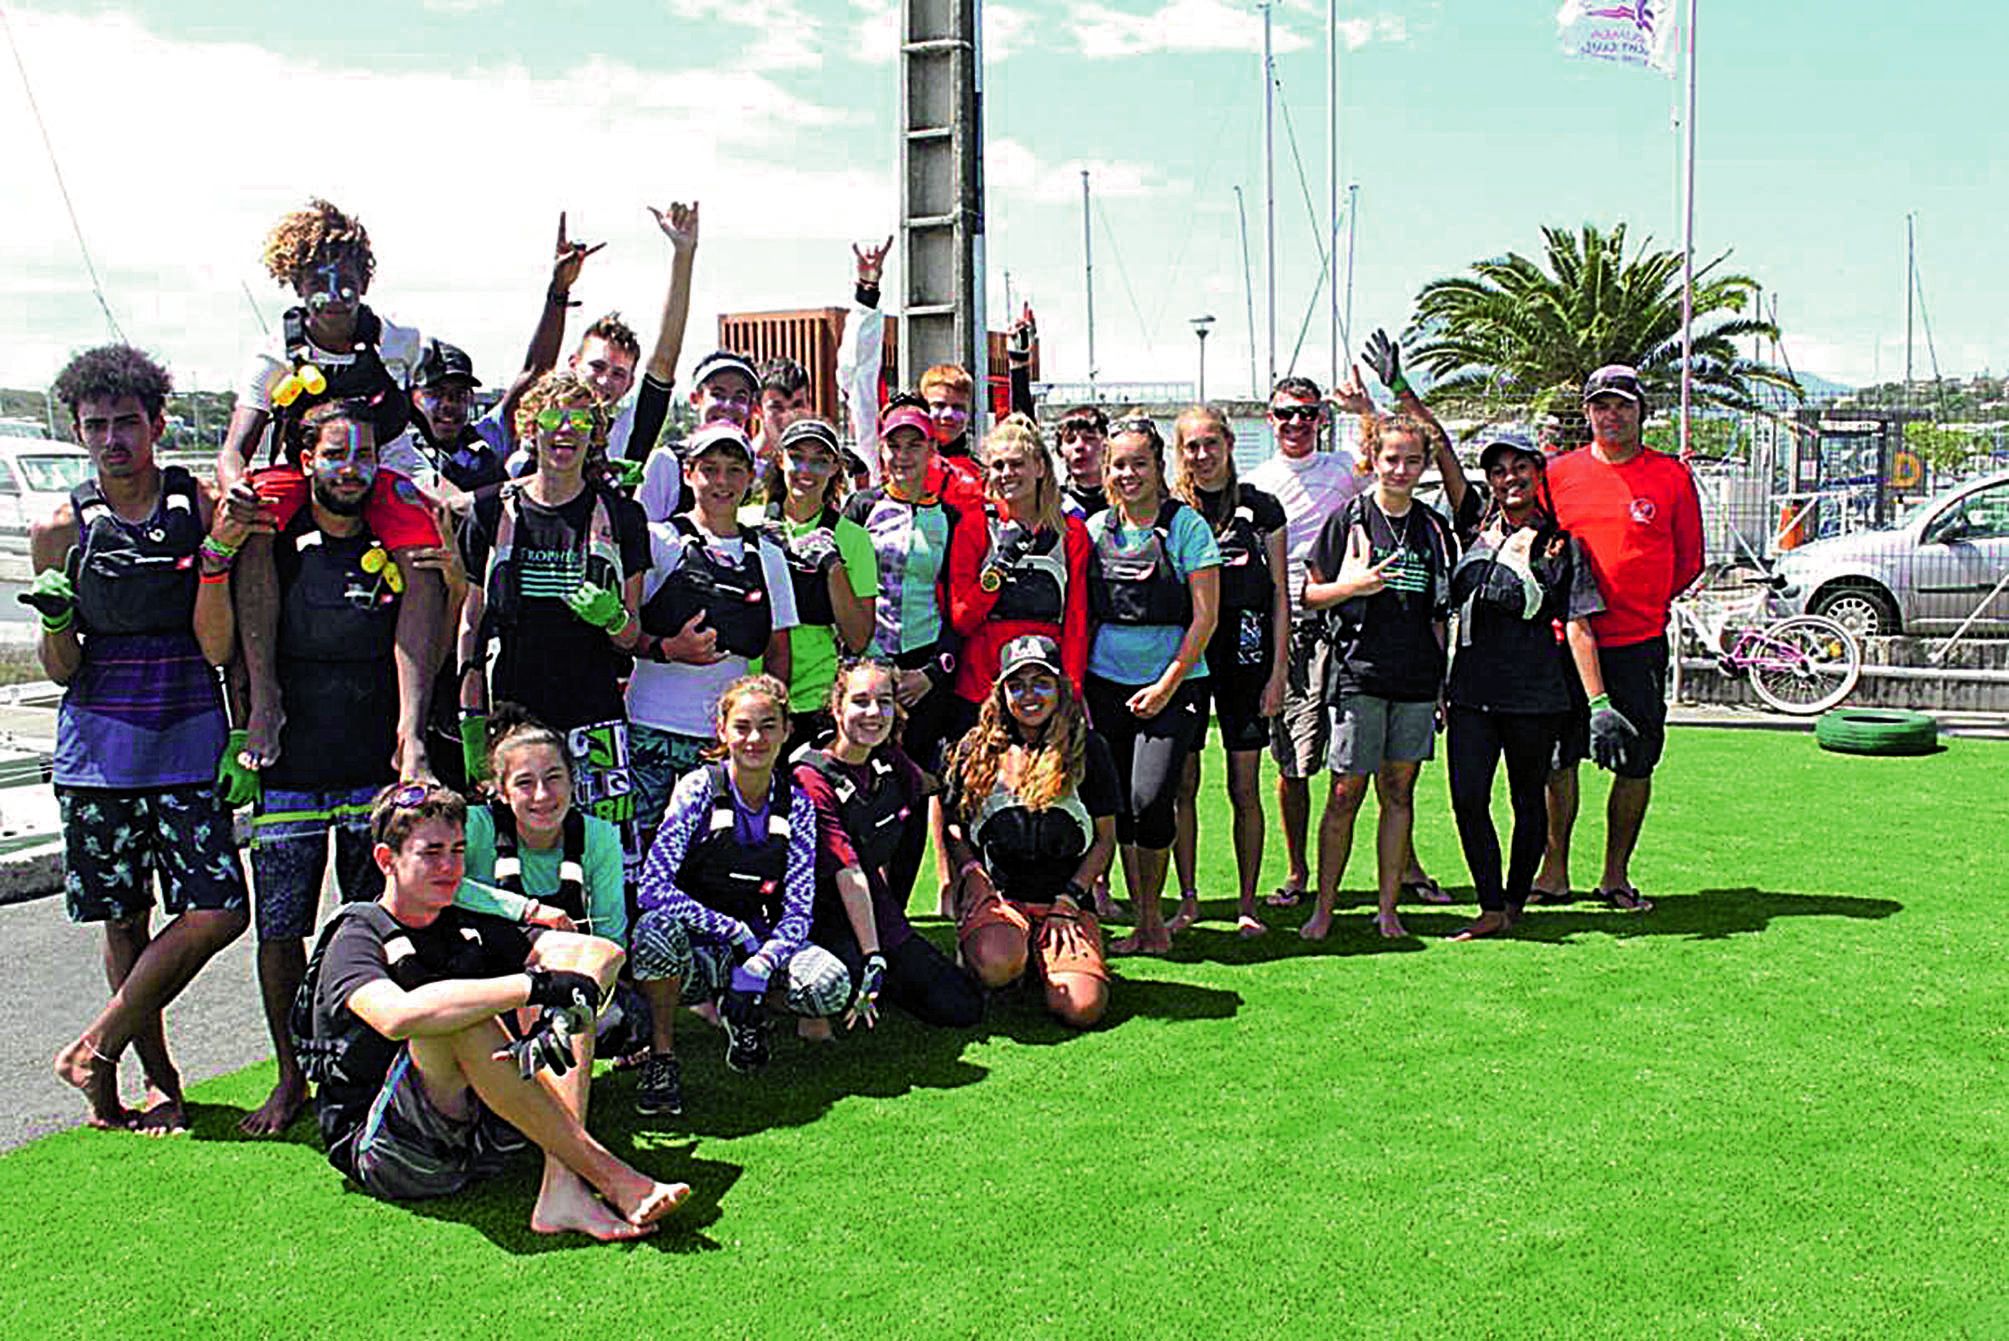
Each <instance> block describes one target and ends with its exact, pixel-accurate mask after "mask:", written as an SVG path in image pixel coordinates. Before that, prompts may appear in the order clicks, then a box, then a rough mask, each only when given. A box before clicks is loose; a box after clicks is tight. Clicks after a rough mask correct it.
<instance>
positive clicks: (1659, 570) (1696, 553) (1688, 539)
mask: <svg viewBox="0 0 2009 1341" xmlns="http://www.w3.org/2000/svg"><path fill="white" fill-rule="evenodd" d="M1549 492H1550V493H1551V494H1552V495H1553V496H1554V499H1555V507H1556V521H1557V522H1558V523H1559V524H1560V525H1561V526H1562V528H1563V529H1564V530H1566V531H1568V532H1569V533H1570V534H1571V535H1573V536H1575V537H1576V538H1577V539H1578V540H1580V541H1582V542H1583V547H1584V550H1585V552H1586V553H1588V554H1589V555H1590V566H1591V571H1592V572H1593V573H1594V574H1596V576H1597V585H1598V590H1599V591H1600V592H1602V593H1603V594H1604V613H1602V614H1597V615H1592V616H1591V620H1590V627H1591V632H1593V633H1595V634H1596V635H1597V641H1598V646H1600V647H1624V646H1627V645H1628V644H1631V643H1643V642H1646V641H1648V640H1649V639H1652V638H1658V637H1660V636H1661V635H1662V634H1663V633H1665V632H1666V631H1667V607H1668V606H1669V605H1671V604H1672V603H1673V601H1674V598H1675V597H1676V596H1679V595H1680V594H1681V593H1682V592H1683V591H1685V590H1687V588H1688V584H1689V583H1691V582H1693V581H1694V580H1695V579H1696V578H1697V577H1699V576H1700V575H1701V573H1702V502H1701V499H1700V498H1699V497H1697V495H1696V492H1695V478H1694V476H1692V475H1690V474H1689V473H1688V467H1687V466H1684V465H1683V464H1681V462H1680V461H1678V460H1676V459H1675V458H1674V457H1672V456H1669V455H1667V454H1666V453H1665V452H1656V451H1654V450H1653V449H1652V448H1650V447H1648V448H1643V449H1642V450H1641V451H1640V453H1639V455H1637V456H1635V457H1633V458H1632V459H1631V460H1630V461H1627V462H1626V463H1625V464H1624V465H1613V464H1611V463H1610V462H1608V461H1603V460H1600V459H1599V458H1598V457H1597V456H1596V455H1595V454H1594V452H1593V450H1592V449H1591V448H1589V447H1582V448H1579V449H1577V450H1576V451H1573V452H1571V453H1569V454H1568V455H1566V456H1562V457H1559V458H1557V459H1556V460H1555V461H1553V462H1551V463H1550V464H1549Z"/></svg>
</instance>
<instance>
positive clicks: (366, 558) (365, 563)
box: [357, 545, 396, 573]
mask: <svg viewBox="0 0 2009 1341" xmlns="http://www.w3.org/2000/svg"><path fill="white" fill-rule="evenodd" d="M357 562H358V563H360V564H361V565H362V569H363V571H364V572H366V573H381V572H383V571H384V565H385V564H386V563H389V562H390V556H389V555H388V554H386V553H384V551H383V550H382V549H380V548H378V547H377V546H375V545H372V546H370V547H369V548H368V549H366V550H364V551H363V557H362V558H361V559H359V560H357ZM392 571H396V570H395V569H394V570H392Z"/></svg>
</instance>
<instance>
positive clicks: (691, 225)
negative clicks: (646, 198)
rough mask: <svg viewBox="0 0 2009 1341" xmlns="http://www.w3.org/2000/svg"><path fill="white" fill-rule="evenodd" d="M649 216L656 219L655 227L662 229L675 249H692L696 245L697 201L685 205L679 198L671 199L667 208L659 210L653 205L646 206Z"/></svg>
mask: <svg viewBox="0 0 2009 1341" xmlns="http://www.w3.org/2000/svg"><path fill="white" fill-rule="evenodd" d="M646 208H647V209H648V211H649V217H651V218H653V219H654V220H655V221H656V227H658V228H660V229H662V230H663V236H664V237H666V238H668V239H669V240H670V246H671V247H673V248H675V249H676V250H677V251H692V250H694V249H695V248H696V247H697V245H698V202H697V201H695V200H693V201H692V202H691V203H690V204H688V205H686V204H684V202H683V201H681V200H672V201H671V202H670V207H669V208H668V209H667V210H659V209H657V208H656V207H655V206H654V205H649V206H647V207H646Z"/></svg>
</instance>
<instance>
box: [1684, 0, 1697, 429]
mask: <svg viewBox="0 0 2009 1341" xmlns="http://www.w3.org/2000/svg"><path fill="white" fill-rule="evenodd" d="M1699 3H1700V0H1688V60H1687V65H1688V118H1687V124H1686V125H1685V126H1684V127H1683V128H1682V129H1683V130H1684V131H1685V132H1686V134H1687V138H1686V141H1685V144H1684V149H1683V156H1684V157H1685V158H1686V160H1687V162H1686V165H1685V166H1684V167H1683V169H1682V177H1683V180H1684V182H1685V183H1686V186H1685V189H1684V191H1683V193H1682V194H1683V197H1684V209H1683V211H1682V213H1683V216H1684V217H1683V220H1682V226H1681V455H1682V457H1683V459H1686V458H1687V456H1688V450H1689V448H1688V411H1689V399H1690V391H1691V387H1692V385H1693V380H1694V367H1693V365H1694V361H1695V9H1696V6H1697V5H1698V4H1699Z"/></svg>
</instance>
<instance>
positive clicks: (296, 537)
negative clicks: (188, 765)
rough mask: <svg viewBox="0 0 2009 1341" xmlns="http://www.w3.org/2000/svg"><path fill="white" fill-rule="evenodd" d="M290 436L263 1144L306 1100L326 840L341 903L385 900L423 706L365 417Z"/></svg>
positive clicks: (270, 819)
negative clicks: (409, 663)
mask: <svg viewBox="0 0 2009 1341" xmlns="http://www.w3.org/2000/svg"><path fill="white" fill-rule="evenodd" d="M289 437H290V438H291V441H290V442H289V443H288V448H289V451H290V453H291V454H292V455H293V456H294V458H295V461H296V466H297V469H298V470H299V471H300V473H301V474H302V475H303V476H305V478H306V480H307V485H308V490H309V493H308V504H309V505H308V506H307V507H304V508H302V509H301V510H300V511H299V512H298V513H297V514H295V516H294V518H293V520H292V521H291V522H290V523H288V524H287V526H286V527H285V528H284V529H283V530H282V531H280V533H279V534H278V536H277V537H276V538H275V543H274V544H273V547H272V551H273V562H274V566H275V568H276V570H277V576H278V593H279V629H278V638H277V642H276V645H275V647H274V652H275V654H276V656H275V663H276V664H275V669H276V671H277V674H278V679H279V693H280V701H281V705H282V706H283V707H284V709H285V714H286V719H285V725H284V727H283V728H282V729H281V733H280V751H279V758H278V759H277V760H275V761H274V762H272V763H270V764H268V765H266V766H265V768H264V769H263V770H262V772H261V773H260V774H259V781H260V783H261V784H262V789H263V791H262V795H261V796H260V797H259V799H258V801H257V803H256V805H255V806H254V809H253V818H252V824H251V832H252V839H251V881H252V891H253V895H254V900H255V906H256V925H257V928H258V986H259V993H260V995H261V996H262V997H263V999H264V1005H265V1022H266V1025H267V1027H268V1028H269V1030H270V1031H271V1034H272V1041H273V1046H274V1049H275V1051H276V1053H277V1055H278V1061H279V1078H278V1081H277V1083H276V1084H275V1085H274V1086H273V1087H272V1093H271V1095H270V1096H269V1097H268V1098H267V1099H266V1101H265V1103H264V1104H263V1105H262V1106H261V1107H259V1108H258V1109H257V1111H255V1112H253V1113H251V1114H250V1115H248V1116H247V1117H246V1118H245V1119H244V1120H243V1122H241V1123H240V1124H238V1125H239V1126H240V1128H241V1129H242V1130H243V1131H245V1132H246V1133H248V1134H250V1135H253V1136H276V1135H278V1134H279V1133H280V1132H282V1131H284V1130H285V1129H286V1128H287V1126H288V1125H290V1124H291V1123H292V1121H293V1119H294V1117H296V1116H297V1115H298V1114H299V1111H300V1107H301V1105H302V1104H303V1103H304V1102H305V1101H306V1098H307V1082H306V1079H305V1077H304V1076H303V1075H302V1074H301V1070H300V1063H299V1060H298V1059H297V1058H296V1057H295V1056H294V1051H293V1044H292V1040H291V1039H290V1038H289V1037H288V1034H287V1021H286V1017H287V1011H288V1009H289V1008H290V1007H291V1005H292V1003H293V997H294V995H295V993H296V992H297V991H298V990H299V987H300V980H301V978H302V977H303V976H304V975H305V973H306V968H307V955H306V938H307V936H308V934H309V933H311V932H312V931H313V929H314V926H315V924H316V921H317V919H316V917H315V914H316V912H317V911H318V908H319V904H320V898H321V879H322V875H323V874H324V872H325V871H326V869H327V865H328V843H329V837H330V835H331V834H332V835H333V838H334V848H335V883H336V888H337V889H338V890H339V891H340V893H341V897H342V901H343V902H345V903H349V902H354V901H356V900H359V899H368V898H372V897H374V896H375V895H376V894H377V893H379V892H380V891H381V887H382V880H381V877H380V876H379V875H378V873H377V870H376V866H375V863H374V861H373V860H372V858H371V855H370V852H371V842H370V831H369V829H370V806H371V801H372V799H373V798H374V797H375V796H376V794H377V792H378V791H380V790H381V789H382V788H383V787H384V785H385V784H386V783H390V782H394V781H396V780H397V773H396V771H395V770H394V769H393V768H392V766H391V757H392V754H393V752H394V750H395V747H396V745H397V735H398V728H399V724H400V722H403V721H406V720H415V719H416V714H417V706H416V705H406V704H402V703H401V702H400V700H399V684H398V676H397V667H396V665H395V663H394V661H393V659H392V650H393V644H394V641H395V638H396V635H397V624H398V607H399V605H400V604H401V602H400V599H399V598H400V595H401V594H402V592H403V590H404V585H405V583H404V575H403V573H402V572H401V571H400V569H399V567H398V565H397V562H396V560H394V559H392V558H391V556H390V554H389V552H388V551H387V550H386V549H385V548H384V545H383V542H382V541H381V540H379V539H378V538H377V537H376V536H375V535H374V534H373V533H372V531H371V530H370V527H369V524H368V523H367V521H366V520H365V519H364V516H363V505H364V500H365V499H367V498H368V497H369V493H370V489H371V487H372V485H373V484H374V483H375V481H376V477H377V444H376V439H375V437H374V435H373V432H372V428H371V424H370V420H369V417H368V414H367V407H365V406H363V405H360V404H359V403H357V402H354V401H331V402H329V403H328V404H325V405H318V406H315V407H314V408H313V409H311V410H309V411H308V412H307V413H306V414H305V415H303V416H301V418H300V419H299V420H298V421H297V423H296V424H295V425H293V426H292V427H291V428H290V429H289ZM407 709H408V710H407Z"/></svg>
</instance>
